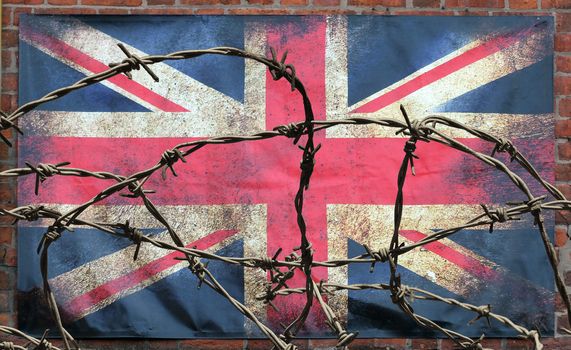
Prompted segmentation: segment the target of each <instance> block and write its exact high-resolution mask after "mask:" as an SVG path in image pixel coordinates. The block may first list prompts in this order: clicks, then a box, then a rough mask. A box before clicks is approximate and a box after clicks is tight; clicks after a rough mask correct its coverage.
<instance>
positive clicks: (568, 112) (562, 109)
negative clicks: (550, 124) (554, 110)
mask: <svg viewBox="0 0 571 350" xmlns="http://www.w3.org/2000/svg"><path fill="white" fill-rule="evenodd" d="M558 112H559V116H560V117H571V98H562V99H560V100H559V111H558Z"/></svg>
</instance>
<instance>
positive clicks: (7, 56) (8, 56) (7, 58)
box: [2, 50, 15, 72]
mask: <svg viewBox="0 0 571 350" xmlns="http://www.w3.org/2000/svg"><path fill="white" fill-rule="evenodd" d="M14 63H15V62H14ZM10 66H12V52H10V51H8V50H3V51H2V71H4V72H5V71H6V69H7V68H9V67H10Z"/></svg>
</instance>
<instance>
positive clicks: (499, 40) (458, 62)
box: [351, 30, 530, 113]
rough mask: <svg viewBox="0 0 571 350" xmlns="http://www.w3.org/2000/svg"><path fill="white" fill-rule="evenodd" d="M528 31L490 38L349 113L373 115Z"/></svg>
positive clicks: (502, 46) (498, 49) (513, 42)
mask: <svg viewBox="0 0 571 350" xmlns="http://www.w3.org/2000/svg"><path fill="white" fill-rule="evenodd" d="M529 32H530V31H529V30H526V31H523V32H519V33H516V34H512V35H500V36H496V37H494V38H492V39H491V40H489V41H487V42H484V43H483V44H481V45H479V46H477V47H475V48H473V49H470V50H468V51H466V52H464V53H462V54H460V55H459V56H456V57H454V58H452V59H450V60H448V61H446V62H444V63H442V64H441V65H439V66H436V67H434V68H432V69H431V70H429V71H427V72H425V73H423V74H421V75H419V76H418V77H416V78H414V79H412V80H410V81H408V82H406V83H404V84H402V85H400V86H398V87H396V88H395V89H394V90H391V91H389V92H387V93H385V94H384V95H381V96H379V97H377V98H376V99H374V100H372V101H370V102H367V103H366V104H364V105H362V106H361V107H359V108H357V109H355V110H353V111H351V113H373V112H376V111H378V110H380V109H382V108H384V107H386V106H389V105H391V104H393V103H395V102H397V101H399V100H401V99H403V98H404V97H406V96H408V95H410V94H412V93H414V92H415V91H417V90H420V89H421V88H423V87H425V86H427V85H430V84H432V83H434V82H435V81H437V80H439V79H442V78H444V77H446V76H448V75H450V74H452V73H454V72H457V71H459V70H460V69H462V68H464V67H466V66H468V65H470V64H472V63H475V62H477V61H479V60H481V59H483V58H486V57H488V56H490V55H493V54H495V53H496V52H499V51H501V50H503V49H504V48H506V47H509V46H511V45H513V44H515V43H516V42H517V41H518V40H520V39H521V38H522V37H524V36H525V35H526V34H529Z"/></svg>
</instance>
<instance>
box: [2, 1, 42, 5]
mask: <svg viewBox="0 0 571 350" xmlns="http://www.w3.org/2000/svg"><path fill="white" fill-rule="evenodd" d="M43 3H44V0H4V1H2V5H4V4H21V5H39V4H43Z"/></svg>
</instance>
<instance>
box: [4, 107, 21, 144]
mask: <svg viewBox="0 0 571 350" xmlns="http://www.w3.org/2000/svg"><path fill="white" fill-rule="evenodd" d="M9 128H14V130H16V131H17V132H18V133H19V134H20V135H24V133H23V132H22V130H21V129H20V128H19V127H18V126H17V125H16V124H14V122H12V121H11V120H10V119H8V116H7V115H6V114H5V113H4V112H2V111H0V131H2V130H6V129H9ZM0 138H1V139H2V141H4V143H5V144H7V145H8V147H12V143H11V142H10V140H8V138H7V137H6V136H4V135H2V133H0Z"/></svg>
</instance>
